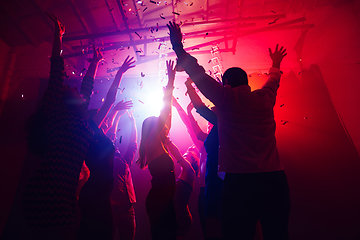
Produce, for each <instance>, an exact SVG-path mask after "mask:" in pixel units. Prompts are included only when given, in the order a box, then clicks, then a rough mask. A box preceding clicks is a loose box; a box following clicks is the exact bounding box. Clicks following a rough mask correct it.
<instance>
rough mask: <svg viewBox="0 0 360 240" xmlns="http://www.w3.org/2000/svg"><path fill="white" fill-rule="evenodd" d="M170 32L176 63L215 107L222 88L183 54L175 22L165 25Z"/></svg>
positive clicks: (221, 94) (220, 97)
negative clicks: (176, 58)
mask: <svg viewBox="0 0 360 240" xmlns="http://www.w3.org/2000/svg"><path fill="white" fill-rule="evenodd" d="M167 26H168V28H169V31H170V41H171V44H172V46H173V50H174V51H175V53H176V55H177V57H178V63H179V64H180V66H181V67H182V68H183V69H184V70H185V71H186V73H187V74H188V75H189V76H190V78H191V79H192V80H193V81H194V83H195V84H196V86H197V87H198V89H199V90H200V91H201V92H202V94H203V95H204V96H205V97H206V98H208V99H209V100H210V101H211V102H213V103H214V104H215V105H216V104H219V103H220V102H221V100H222V99H223V94H224V88H223V86H222V85H221V84H220V83H219V82H218V81H216V80H215V79H213V78H212V77H210V76H209V75H207V74H206V73H205V69H204V68H203V67H202V66H200V65H199V64H198V63H197V60H196V58H194V57H192V56H190V55H189V54H188V53H186V52H185V50H184V47H183V44H182V33H181V30H180V27H179V25H178V24H176V23H175V22H169V24H167Z"/></svg>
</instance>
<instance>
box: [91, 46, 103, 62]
mask: <svg viewBox="0 0 360 240" xmlns="http://www.w3.org/2000/svg"><path fill="white" fill-rule="evenodd" d="M92 47H93V58H92V61H94V62H100V61H101V60H104V57H103V55H102V53H101V51H100V48H95V46H94V45H92Z"/></svg>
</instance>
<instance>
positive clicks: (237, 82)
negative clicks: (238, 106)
mask: <svg viewBox="0 0 360 240" xmlns="http://www.w3.org/2000/svg"><path fill="white" fill-rule="evenodd" d="M224 80H226V82H225V81H224ZM222 81H223V84H224V85H225V84H229V85H230V87H231V88H235V87H238V86H241V85H248V77H247V74H246V72H245V71H244V70H242V69H241V68H238V67H232V68H229V69H227V70H226V71H225V73H224V75H223V76H222Z"/></svg>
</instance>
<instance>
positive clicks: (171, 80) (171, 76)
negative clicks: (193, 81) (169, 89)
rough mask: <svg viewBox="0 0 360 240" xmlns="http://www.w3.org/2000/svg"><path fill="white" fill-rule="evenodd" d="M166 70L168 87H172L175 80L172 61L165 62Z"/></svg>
mask: <svg viewBox="0 0 360 240" xmlns="http://www.w3.org/2000/svg"><path fill="white" fill-rule="evenodd" d="M166 68H167V74H168V78H169V82H168V86H174V80H175V73H176V70H175V67H174V61H172V60H169V61H166Z"/></svg>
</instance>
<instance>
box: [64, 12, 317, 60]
mask: <svg viewBox="0 0 360 240" xmlns="http://www.w3.org/2000/svg"><path fill="white" fill-rule="evenodd" d="M303 21H305V18H299V19H295V20H291V21H288V22H284V23H280V24H277V25H272V26H269V27H265V28H260V29H255V30H251V31H247V32H245V33H240V34H237V35H234V36H231V37H225V38H220V39H216V40H213V41H209V42H205V43H202V44H198V45H194V46H191V47H188V48H186V49H185V50H186V51H192V50H193V49H196V48H202V47H206V46H209V45H213V44H217V43H220V42H223V41H228V40H232V39H233V38H234V37H244V36H248V35H251V34H255V33H259V32H264V31H277V30H290V29H303V28H313V27H314V26H315V25H314V24H303V25H294V26H289V25H291V24H295V23H298V22H303ZM221 34H222V35H223V33H221ZM195 37H196V36H195ZM157 40H158V41H154V40H153V39H141V40H136V41H134V43H135V44H136V45H141V44H145V43H152V42H158V43H160V42H163V41H168V40H169V36H166V37H161V38H157ZM127 46H129V42H128V41H123V42H117V43H114V44H113V45H111V46H109V47H105V48H103V49H102V51H103V52H105V51H109V50H114V49H120V48H123V47H127ZM90 53H92V50H89V51H88V52H86V53H85V54H90ZM83 54H84V53H83V52H77V53H72V54H67V55H64V58H72V57H77V56H81V55H83ZM143 59H145V58H143V57H142V58H139V60H140V61H139V63H144V62H143ZM157 59H158V58H157Z"/></svg>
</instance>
